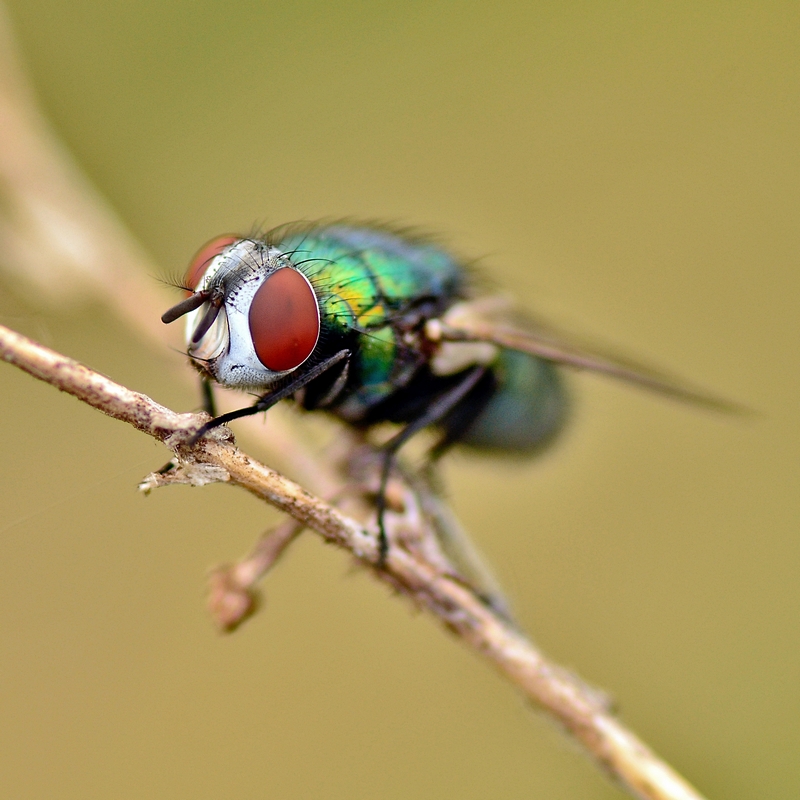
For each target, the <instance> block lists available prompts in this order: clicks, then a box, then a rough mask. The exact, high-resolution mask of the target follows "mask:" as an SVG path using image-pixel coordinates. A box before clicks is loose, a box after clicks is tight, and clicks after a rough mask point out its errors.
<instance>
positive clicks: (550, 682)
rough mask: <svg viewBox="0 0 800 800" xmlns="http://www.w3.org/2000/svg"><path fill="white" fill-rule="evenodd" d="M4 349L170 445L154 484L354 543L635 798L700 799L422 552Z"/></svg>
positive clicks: (1, 348) (582, 688)
mask: <svg viewBox="0 0 800 800" xmlns="http://www.w3.org/2000/svg"><path fill="white" fill-rule="evenodd" d="M0 355H2V358H3V359H4V360H5V361H8V362H10V363H12V364H15V365H16V366H18V367H20V368H21V369H23V370H25V371H26V372H28V373H30V374H31V375H34V376H35V377H37V378H39V379H41V380H44V381H47V382H48V383H51V384H53V385H54V386H56V387H57V388H59V389H61V390H62V391H65V392H69V393H70V394H72V395H74V396H75V397H78V398H79V399H81V400H83V401H84V402H86V403H88V404H89V405H91V406H94V407H95V408H97V409H99V410H101V411H103V412H104V413H105V414H108V415H109V416H112V417H114V418H115V419H120V420H123V421H125V422H128V423H129V424H131V425H133V426H134V427H135V428H137V429H138V430H140V431H142V432H144V433H147V434H149V435H150V436H153V437H154V438H156V439H158V440H159V441H162V442H164V443H165V444H166V445H167V446H169V447H171V448H172V449H173V452H174V453H175V458H176V464H177V466H176V468H175V469H174V470H172V471H171V472H169V473H167V474H160V473H154V474H153V475H151V476H150V477H149V478H148V479H147V481H146V483H145V488H148V489H149V488H153V487H155V486H157V485H162V484H166V483H178V482H183V483H191V484H193V485H199V484H204V483H213V482H228V483H232V484H235V485H237V486H241V487H243V488H245V489H247V490H248V491H249V492H251V493H252V494H254V495H256V496H257V497H260V498H262V499H263V500H266V501H267V502H268V503H270V504H271V505H273V506H275V507H276V508H278V509H280V510H281V511H284V512H286V513H287V514H289V515H291V517H292V518H293V519H295V520H297V521H298V522H299V523H302V525H304V526H307V527H309V528H311V529H313V530H315V531H316V532H317V533H319V534H320V535H321V536H323V537H324V538H325V540H326V541H328V542H330V543H332V544H335V545H338V546H339V547H342V548H344V549H346V550H348V551H349V552H350V553H351V554H352V555H353V556H354V557H355V558H356V559H357V560H358V561H359V562H360V563H361V565H362V566H364V567H367V568H369V569H371V570H372V572H373V574H374V575H375V576H376V577H377V578H379V579H380V580H382V581H384V582H386V583H388V584H389V585H391V586H392V587H393V588H394V589H395V590H396V591H397V592H398V593H399V594H401V595H403V596H405V597H408V598H410V599H411V600H412V601H413V602H414V603H415V604H416V605H418V606H419V607H421V608H424V609H426V610H427V611H428V612H430V613H431V614H433V615H434V616H435V617H436V618H437V619H438V620H439V621H440V622H441V623H442V624H443V625H444V626H445V627H446V628H448V629H449V630H450V631H452V632H453V633H454V634H456V636H458V637H459V638H460V639H461V640H462V641H463V642H464V643H465V644H467V645H468V646H469V647H471V648H472V649H473V650H475V651H476V652H479V653H481V654H482V655H484V656H485V657H486V658H488V659H489V660H490V661H491V662H492V663H493V664H494V665H495V666H496V667H497V668H498V669H499V670H500V672H502V673H503V674H504V675H506V677H507V678H509V680H511V681H512V683H514V684H515V685H516V686H517V687H518V688H519V689H520V690H521V691H522V692H523V693H524V694H525V695H526V696H527V697H528V699H529V700H530V701H531V702H533V703H534V704H535V705H536V706H537V707H539V708H542V709H543V710H545V711H546V712H548V714H549V715H550V716H551V717H552V718H554V719H556V720H557V721H558V722H559V723H560V724H561V725H563V726H564V727H565V728H566V730H567V731H569V733H570V734H572V736H573V737H575V739H576V740H578V741H579V742H581V744H583V745H584V746H585V748H586V749H587V751H588V752H589V753H590V754H591V755H592V756H593V757H594V758H595V759H596V761H597V762H598V764H600V765H601V766H602V767H603V768H604V769H605V770H606V771H607V772H608V773H609V774H610V775H611V776H612V777H613V778H615V779H616V780H618V781H620V782H621V783H622V784H623V785H624V786H625V787H626V788H627V789H628V790H629V791H631V792H632V793H633V794H634V796H637V797H641V798H647V799H648V800H700V795H699V794H698V793H697V792H696V791H695V790H694V789H693V788H692V787H691V786H689V785H688V784H687V783H686V782H685V781H684V780H683V779H682V778H681V777H680V776H679V775H678V774H677V773H675V772H674V771H673V770H672V769H671V768H670V767H669V766H668V765H666V764H665V763H664V762H662V761H660V760H659V759H658V758H657V757H656V756H655V755H654V754H653V753H652V752H651V751H650V750H649V749H648V748H647V747H646V746H645V745H644V744H643V743H642V742H640V741H639V740H638V739H637V738H636V736H635V735H634V734H633V733H631V732H630V731H628V730H627V729H626V728H625V727H624V726H623V725H622V724H621V723H620V722H619V720H617V719H616V718H615V717H614V716H613V715H612V714H611V713H610V711H609V710H608V708H607V707H606V705H605V703H604V700H603V698H602V697H601V696H600V695H599V694H598V693H597V692H594V691H592V690H591V689H589V688H588V687H587V686H586V685H585V684H584V683H582V682H581V681H580V680H579V679H578V678H576V677H575V676H574V675H572V674H571V673H569V672H568V671H566V670H564V669H563V668H561V667H559V666H557V665H555V664H553V663H551V662H549V661H548V660H547V659H546V658H545V657H544V656H543V655H542V654H541V653H540V652H539V651H538V650H537V649H536V648H535V647H534V646H533V645H532V644H531V643H530V642H529V641H528V640H527V639H526V638H525V637H524V636H523V635H522V634H521V633H519V632H518V631H517V630H515V629H514V628H513V627H512V626H511V625H510V624H509V623H508V622H506V621H505V620H503V619H502V618H501V617H499V616H498V615H497V614H496V613H494V612H493V611H492V610H491V609H489V608H487V607H486V606H485V605H484V604H483V603H482V602H481V601H480V600H479V599H478V598H477V597H476V595H475V593H474V592H472V591H471V590H470V589H469V587H467V586H465V585H464V583H463V581H461V580H459V579H458V578H456V577H454V576H452V575H450V574H447V573H444V572H442V571H441V569H440V567H439V565H435V564H432V563H431V562H430V561H429V560H427V559H426V558H425V557H424V555H423V554H422V551H420V550H418V549H416V548H415V549H414V550H409V549H405V548H402V547H399V546H394V547H392V548H391V550H390V552H389V556H388V559H387V561H386V565H385V568H384V569H381V570H377V569H374V567H373V565H374V563H375V560H376V558H377V545H376V539H375V536H374V535H373V534H372V533H370V532H369V531H367V530H365V529H364V527H363V526H362V525H361V524H360V523H359V522H357V521H356V520H354V519H352V518H350V517H347V516H345V515H344V514H342V512H340V511H339V510H338V509H336V508H334V507H333V506H331V505H329V504H328V503H325V502H323V501H322V500H319V499H318V498H316V497H314V496H313V495H311V494H309V493H308V492H307V491H306V490H305V489H303V488H302V487H301V486H299V485H298V484H296V483H294V482H293V481H290V480H288V479H287V478H285V477H283V476H282V475H280V474H279V473H277V472H275V471H274V470H272V469H270V468H269V467H266V466H264V465H263V464H261V463H259V462H258V461H256V460H255V459H253V458H251V457H250V456H248V455H246V454H245V453H243V452H242V451H240V450H239V449H238V448H237V447H236V446H235V445H234V442H233V437H232V435H231V433H230V432H229V431H228V430H227V429H225V428H222V429H219V430H217V431H214V433H213V435H212V436H208V437H207V438H204V439H201V440H200V441H199V442H198V443H197V444H196V445H194V446H193V447H190V446H188V445H187V442H188V441H189V440H190V439H191V435H192V433H193V432H194V431H196V430H197V429H198V428H199V427H200V426H201V425H202V424H203V422H204V421H205V420H206V419H207V417H206V415H203V414H178V413H176V412H174V411H170V410H169V409H167V408H164V406H161V405H159V404H158V403H155V402H154V401H153V400H151V399H150V398H149V397H147V396H146V395H143V394H139V393H138V392H133V391H131V390H130V389H127V388H125V387H124V386H120V385H119V384H117V383H114V382H113V381H112V380H110V379H109V378H106V377H104V376H103V375H100V374H99V373H96V372H94V371H92V370H90V369H88V368H87V367H85V366H83V365H81V364H79V363H77V362H76V361H73V360H72V359H69V358H66V357H65V356H62V355H60V354H58V353H56V352H54V351H52V350H49V349H48V348H45V347H42V346H41V345H38V344H36V343H35V342H33V341H31V340H30V339H27V338H26V337H24V336H21V335H20V334H17V333H15V332H13V331H11V330H9V329H7V328H3V327H0Z"/></svg>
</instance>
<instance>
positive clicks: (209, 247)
mask: <svg viewBox="0 0 800 800" xmlns="http://www.w3.org/2000/svg"><path fill="white" fill-rule="evenodd" d="M241 238H242V237H241V236H234V235H233V234H231V233H228V234H225V235H224V236H217V237H216V238H215V239H212V240H211V241H210V242H206V243H205V244H204V245H203V246H202V247H201V248H200V249H199V250H198V251H197V253H195V256H194V258H193V259H192V261H191V263H190V264H189V269H188V270H187V271H186V287H187V288H188V289H191V290H192V291H194V290H195V289H197V286H198V284H199V283H200V279H201V278H202V277H203V275H204V274H205V271H206V269H208V265H209V264H210V263H211V260H212V259H213V258H214V257H215V256H218V255H219V254H220V253H221V252H222V251H223V250H224V249H225V248H226V247H229V246H230V245H232V244H233V243H234V242H238V241H239V239H241ZM190 294H191V292H190Z"/></svg>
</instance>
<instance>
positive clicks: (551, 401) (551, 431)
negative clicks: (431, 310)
mask: <svg viewBox="0 0 800 800" xmlns="http://www.w3.org/2000/svg"><path fill="white" fill-rule="evenodd" d="M491 378H492V381H491V387H490V391H489V392H488V399H486V400H485V403H484V405H483V408H482V409H481V411H480V412H479V413H478V415H477V416H476V417H475V419H474V421H472V422H471V423H470V424H469V425H468V427H465V428H464V429H463V430H461V431H460V432H459V433H458V439H457V440H458V441H459V442H461V443H463V444H467V445H470V446H473V447H479V448H482V449H494V450H505V451H517V452H520V453H524V452H529V451H531V450H535V449H536V448H538V447H541V446H542V445H544V444H546V443H547V442H549V441H550V439H552V437H553V436H554V435H555V434H556V433H557V432H558V431H559V429H560V427H561V425H562V423H563V422H564V419H565V417H566V412H567V406H568V403H567V397H566V393H565V391H564V386H563V383H562V381H561V379H560V377H559V375H558V372H557V371H556V368H555V366H554V365H553V364H551V363H550V362H548V361H543V360H541V359H539V358H535V357H533V356H530V355H527V354H525V353H519V352H516V351H513V350H506V349H503V350H501V351H500V352H499V354H498V357H497V361H496V362H495V363H494V364H493V365H492V374H491Z"/></svg>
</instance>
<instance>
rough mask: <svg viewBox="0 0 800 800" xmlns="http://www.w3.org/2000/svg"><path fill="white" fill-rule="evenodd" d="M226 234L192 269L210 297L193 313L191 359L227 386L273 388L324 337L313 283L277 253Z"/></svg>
mask: <svg viewBox="0 0 800 800" xmlns="http://www.w3.org/2000/svg"><path fill="white" fill-rule="evenodd" d="M231 238H232V237H222V238H221V239H219V240H216V242H212V243H211V245H210V247H212V249H217V248H219V252H216V253H215V254H212V255H211V258H210V260H209V258H208V248H204V250H203V251H202V252H201V253H200V254H198V257H197V259H196V260H195V262H198V261H199V262H200V263H196V264H193V267H192V268H190V271H189V274H190V278H191V277H192V276H193V275H194V274H195V266H197V267H200V268H201V267H202V266H203V265H205V270H204V271H203V272H200V270H199V269H197V270H196V272H199V273H200V274H199V275H198V276H197V282H196V283H195V285H190V286H189V288H190V289H192V290H193V291H194V292H195V295H198V296H199V297H202V298H204V300H205V301H204V302H203V303H202V305H200V306H198V307H197V308H195V309H194V310H192V311H190V312H189V313H188V314H187V315H186V340H187V343H188V354H189V357H190V358H191V360H192V362H193V363H194V364H195V366H196V367H197V368H198V369H199V370H200V371H201V372H203V373H204V374H206V375H207V376H208V377H210V378H212V379H213V380H215V381H217V382H218V383H220V384H222V385H224V386H231V387H235V388H241V389H248V388H251V389H266V388H268V387H269V386H271V385H272V384H274V383H275V382H276V381H278V380H279V379H281V378H283V377H284V376H285V375H287V374H289V373H291V372H293V371H294V370H296V369H297V368H298V367H299V366H301V365H302V364H303V363H304V362H305V361H306V360H307V359H308V357H309V356H310V355H311V353H312V352H313V350H314V348H315V346H316V344H317V340H318V338H319V330H320V322H319V306H318V304H317V299H316V296H315V294H314V290H313V288H312V287H311V284H310V283H309V281H308V279H307V278H306V277H305V275H303V274H302V273H301V272H299V271H298V270H296V269H295V268H294V266H293V265H292V264H291V262H290V261H289V260H288V259H287V258H286V257H285V256H284V255H283V253H282V252H281V251H280V250H278V249H277V248H274V247H270V246H269V245H267V244H266V243H264V242H259V241H253V240H251V239H233V241H231Z"/></svg>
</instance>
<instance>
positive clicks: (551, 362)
mask: <svg viewBox="0 0 800 800" xmlns="http://www.w3.org/2000/svg"><path fill="white" fill-rule="evenodd" d="M185 288H186V293H187V296H186V297H185V298H184V299H183V300H182V301H181V302H179V303H178V304H177V305H175V306H173V307H172V308H171V309H169V310H168V311H167V312H166V313H165V314H164V315H163V316H162V320H163V322H165V323H170V322H174V321H175V320H177V319H178V318H180V317H185V318H186V340H187V352H188V355H189V359H190V361H191V363H192V364H193V365H194V366H195V367H196V368H197V369H198V370H199V372H200V374H201V376H202V377H203V380H204V383H205V385H206V388H208V387H209V386H210V382H211V381H214V382H216V383H219V384H221V385H222V386H226V387H231V388H237V389H243V390H249V391H253V392H256V393H258V395H259V399H258V400H257V401H256V402H255V403H254V404H252V405H250V406H246V407H244V408H240V409H238V410H236V411H231V412H229V413H226V414H221V415H219V416H214V413H213V405H212V403H211V400H210V398H211V395H210V392H209V393H207V395H206V396H207V398H209V400H208V402H207V405H208V410H209V411H210V413H211V414H212V416H213V417H214V418H213V419H212V420H211V421H210V422H208V423H206V424H205V425H204V426H203V427H202V428H201V429H200V431H199V432H198V434H197V436H196V438H200V437H201V436H202V435H203V434H205V433H206V432H207V431H209V430H211V429H212V428H215V427H217V426H219V425H223V424H226V423H228V422H230V421H232V420H235V419H239V418H240V417H246V416H250V415H252V414H257V413H260V412H262V411H266V410H268V409H269V408H271V407H272V406H273V405H275V404H276V403H278V402H279V401H281V400H283V399H286V398H294V400H295V401H296V402H297V403H298V404H299V405H300V406H301V407H302V408H304V409H306V410H309V411H313V410H318V409H323V410H326V411H328V412H330V413H331V414H334V415H335V416H337V417H339V418H340V419H342V420H344V421H345V422H347V423H348V424H350V425H353V426H356V427H358V428H361V429H368V428H370V427H371V426H373V425H376V424H377V423H381V422H391V423H395V424H398V425H399V426H401V427H400V429H399V431H398V432H397V433H396V434H395V435H394V436H393V437H392V438H391V439H390V440H389V441H388V442H387V443H386V444H385V445H384V446H383V452H384V457H383V464H382V470H381V480H380V489H379V492H378V497H377V514H378V528H379V540H378V541H379V563H383V561H384V560H385V558H386V554H387V552H388V540H387V537H386V533H385V530H384V525H383V515H384V509H385V490H386V485H387V482H388V478H389V474H390V471H391V468H392V464H393V462H394V459H395V456H396V454H397V451H398V450H399V449H400V448H401V447H402V446H403V445H404V444H405V443H406V442H407V441H408V440H409V439H410V438H411V437H412V436H414V435H415V434H416V433H418V432H419V431H421V430H423V429H426V428H431V429H433V430H435V431H436V432H437V439H436V441H435V443H434V444H433V446H432V448H431V451H430V457H431V459H435V458H438V457H439V456H440V455H441V454H442V453H444V452H445V451H446V450H447V449H448V448H450V447H451V446H452V445H454V444H463V445H468V446H472V447H476V448H480V449H484V450H495V451H505V452H517V453H533V452H536V451H537V450H539V449H540V448H542V447H543V446H545V445H546V444H548V443H549V442H550V441H551V440H552V439H553V438H554V437H555V436H556V434H557V433H558V431H559V430H560V429H561V427H562V425H563V423H564V421H565V418H566V416H567V411H568V405H569V403H568V398H567V395H566V392H565V388H564V385H563V381H562V379H561V376H560V373H559V371H558V369H557V365H570V366H573V367H577V368H582V369H589V370H593V371H596V372H601V373H605V374H608V375H611V376H613V377H616V378H620V379H623V380H626V381H629V382H633V383H638V384H640V385H643V386H645V387H647V388H650V389H654V390H656V391H660V392H662V393H666V394H670V395H674V396H677V397H680V398H683V399H688V400H692V401H696V402H701V403H704V404H707V405H715V406H725V405H726V404H725V403H724V402H722V401H717V400H715V399H713V398H709V397H707V396H705V395H702V394H699V393H697V392H694V391H692V390H689V389H685V388H683V387H681V386H678V385H677V384H673V383H670V382H669V381H666V380H664V379H663V378H661V377H660V376H658V375H656V374H654V373H652V372H650V371H649V370H647V369H646V368H642V367H640V366H638V365H633V364H629V363H626V362H624V361H622V360H620V359H616V358H612V357H607V356H604V355H602V354H599V353H593V352H589V351H587V350H583V349H580V348H574V347H571V346H569V345H567V344H565V343H564V341H563V340H562V339H561V338H560V337H556V336H552V335H550V334H549V333H547V332H545V331H542V330H540V329H538V328H537V327H536V326H534V325H532V324H531V323H529V322H526V321H524V320H523V321H519V319H518V318H517V317H516V316H512V314H511V313H510V311H509V310H508V308H507V307H505V306H504V305H502V304H498V303H497V302H496V301H495V300H493V299H492V298H486V297H481V296H478V295H476V294H475V293H474V291H473V289H472V287H471V285H470V280H469V276H468V272H467V270H466V269H465V268H464V266H463V264H462V263H460V262H459V261H458V260H457V259H455V258H454V257H453V256H452V255H450V254H449V253H447V252H446V251H445V250H444V249H442V248H441V247H440V246H438V245H436V244H433V243H431V242H430V241H427V240H425V239H422V238H418V237H414V236H412V235H410V234H408V233H406V232H398V231H392V230H390V229H388V228H382V227H377V226H370V225H356V224H345V223H341V224H321V223H320V224H303V225H293V226H284V227H281V228H277V229H275V230H273V231H271V232H270V233H268V234H266V235H265V236H263V237H251V238H248V237H241V236H234V235H226V236H221V237H218V238H216V239H214V240H212V241H211V242H209V243H208V244H207V245H205V246H204V247H203V248H202V249H201V250H200V251H199V252H198V253H197V255H196V256H195V257H194V259H193V260H192V262H191V264H190V266H189V269H188V272H187V275H186V287H185Z"/></svg>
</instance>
